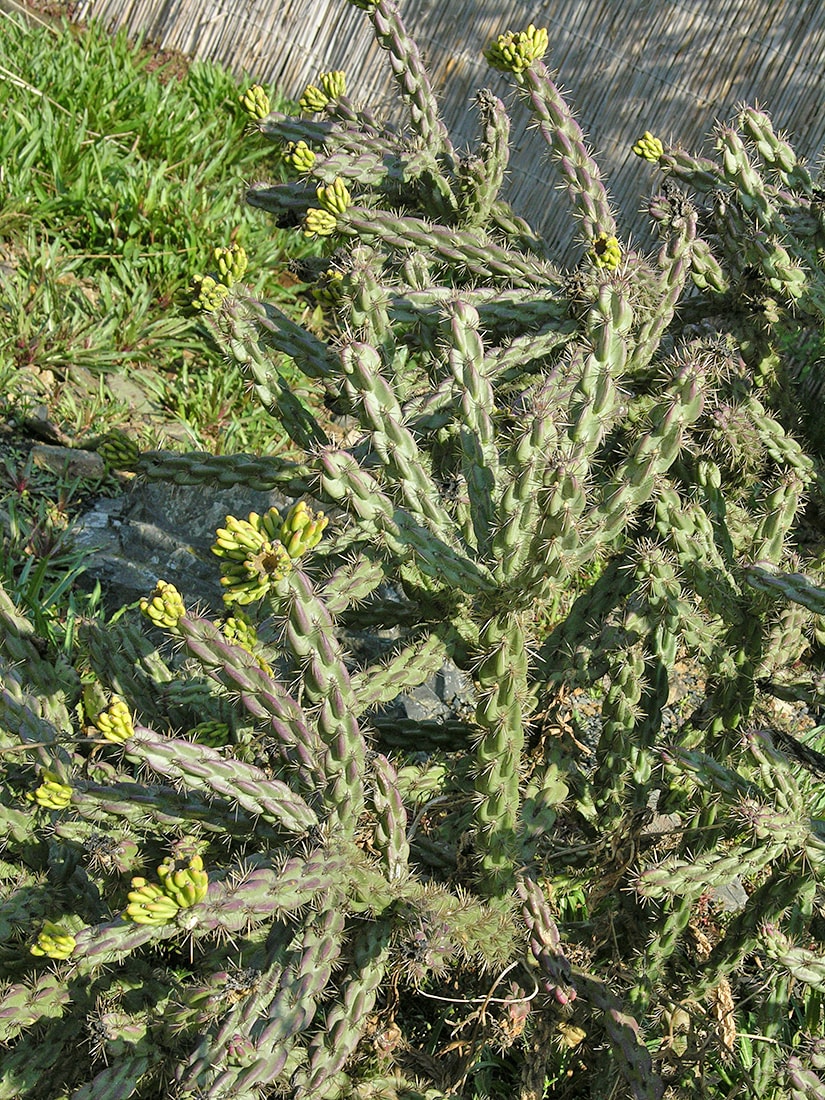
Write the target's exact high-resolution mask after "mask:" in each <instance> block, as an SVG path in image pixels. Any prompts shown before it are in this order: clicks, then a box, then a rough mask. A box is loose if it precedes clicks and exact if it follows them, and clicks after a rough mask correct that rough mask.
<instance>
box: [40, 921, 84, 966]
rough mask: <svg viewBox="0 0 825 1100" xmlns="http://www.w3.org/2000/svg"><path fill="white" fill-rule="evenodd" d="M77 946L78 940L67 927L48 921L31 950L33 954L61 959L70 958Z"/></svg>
mask: <svg viewBox="0 0 825 1100" xmlns="http://www.w3.org/2000/svg"><path fill="white" fill-rule="evenodd" d="M76 946H77V940H76V939H75V938H74V936H73V935H72V933H71V932H70V931H69V930H68V929H67V928H66V927H64V926H63V925H62V924H54V923H53V922H52V921H46V923H45V924H44V925H43V930H42V932H41V933H40V934H39V935H38V937H37V941H36V943H33V944H32V946H31V947H30V948H29V950H30V952H31V954H32V955H38V956H40V957H45V958H49V959H57V960H59V961H60V960H63V959H68V958H69V957H70V955H71V954H72V952H73V951H74V949H75V947H76Z"/></svg>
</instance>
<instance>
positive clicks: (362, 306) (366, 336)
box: [342, 248, 404, 400]
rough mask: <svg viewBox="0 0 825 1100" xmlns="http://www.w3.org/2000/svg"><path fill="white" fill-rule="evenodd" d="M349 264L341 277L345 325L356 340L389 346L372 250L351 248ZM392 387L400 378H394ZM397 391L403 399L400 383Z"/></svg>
mask: <svg viewBox="0 0 825 1100" xmlns="http://www.w3.org/2000/svg"><path fill="white" fill-rule="evenodd" d="M351 262H352V266H351V267H350V269H349V271H348V272H347V274H346V277H345V279H344V290H343V295H344V299H343V305H342V312H343V311H344V309H346V328H347V330H352V331H354V332H356V333H358V334H359V339H361V340H363V341H364V342H365V343H366V344H368V345H369V344H372V345H374V346H375V347H382V346H386V347H388V348H391V347H392V344H393V337H392V323H391V321H390V316H389V312H388V308H387V307H388V304H389V296H388V293H387V290H386V288H385V287H384V286H382V285H381V284H380V283H379V281H378V278H377V277H376V264H375V256H374V253H372V252H370V250H368V249H366V248H358V249H354V250H353V253H352V256H351ZM394 381H395V382H396V388H398V383H403V378H397V379H394ZM401 391H402V392H399V393H398V398H399V400H403V397H404V394H403V385H402V387H401Z"/></svg>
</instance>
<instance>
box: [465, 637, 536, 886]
mask: <svg viewBox="0 0 825 1100" xmlns="http://www.w3.org/2000/svg"><path fill="white" fill-rule="evenodd" d="M479 647H480V650H481V657H480V662H479V665H478V669H477V672H476V683H477V689H478V694H479V703H478V706H477V708H476V722H477V724H478V725H479V727H480V728H481V736H480V739H479V742H478V745H477V747H476V751H475V793H476V800H477V805H476V812H475V820H476V828H477V830H478V846H479V849H480V854H481V868H480V869H481V880H482V887H483V889H484V890H485V891H486V892H487V893H489V894H491V895H502V894H506V893H508V892H509V891H511V890H512V888H513V885H514V877H513V876H514V864H515V859H516V856H517V850H516V849H517V836H518V814H519V807H520V787H519V771H520V764H521V754H522V750H523V748H524V724H525V722H526V721H527V718H528V717H529V714H528V711H529V707H528V692H527V664H528V661H527V652H526V648H525V637H524V631H523V629H522V626H521V624H520V622H519V620H518V618H517V617H516V616H515V615H502V616H500V617H498V618H495V619H492V620H491V621H490V623H488V625H487V626H486V627H485V628H484V629H483V630H482V632H481V635H480V638H479Z"/></svg>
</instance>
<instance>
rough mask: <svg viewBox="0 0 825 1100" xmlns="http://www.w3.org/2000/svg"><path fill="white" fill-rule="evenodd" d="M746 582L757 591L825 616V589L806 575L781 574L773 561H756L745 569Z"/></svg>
mask: <svg viewBox="0 0 825 1100" xmlns="http://www.w3.org/2000/svg"><path fill="white" fill-rule="evenodd" d="M745 580H746V581H747V583H748V584H749V585H750V586H751V587H752V588H755V589H756V590H757V592H768V593H770V594H771V595H775V596H784V597H785V599H786V600H792V601H793V602H794V603H798V604H801V605H802V607H806V608H807V609H808V610H809V611H813V612H814V613H815V614H816V615H825V588H820V587H819V586H818V585H816V584H814V582H813V581H812V580H811V579H810V577H806V576H805V575H804V573H780V572H779V571H778V569H777V567H776V566H775V565H774V564H773V562H771V561H756V562H754V563H753V565H749V566H748V567H747V568H746V569H745Z"/></svg>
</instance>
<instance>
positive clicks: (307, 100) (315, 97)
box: [298, 84, 329, 115]
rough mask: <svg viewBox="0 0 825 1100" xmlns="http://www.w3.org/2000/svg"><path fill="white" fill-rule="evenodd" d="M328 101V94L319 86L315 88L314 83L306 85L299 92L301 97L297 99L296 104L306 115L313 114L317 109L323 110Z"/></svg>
mask: <svg viewBox="0 0 825 1100" xmlns="http://www.w3.org/2000/svg"><path fill="white" fill-rule="evenodd" d="M328 103H329V96H328V95H327V93H326V92H324V91H322V90H321V89H320V88H316V86H315V85H314V84H309V85H307V87H306V88H304V90H303V92H302V94H301V98H300V99H299V100H298V106H299V107H300V108H301V110H302V111H304V112H305V113H306V114H308V115H313V114H315V113H316V112H317V111H323V109H324V107H326V105H327V104H328Z"/></svg>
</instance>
